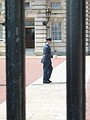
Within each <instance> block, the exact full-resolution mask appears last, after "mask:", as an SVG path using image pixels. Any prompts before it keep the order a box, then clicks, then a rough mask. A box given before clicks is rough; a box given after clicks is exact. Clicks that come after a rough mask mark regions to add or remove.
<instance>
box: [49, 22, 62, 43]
mask: <svg viewBox="0 0 90 120" xmlns="http://www.w3.org/2000/svg"><path fill="white" fill-rule="evenodd" d="M52 23H56V24H57V23H60V27H61V28H60V33H61V35H60V39H53V37H52ZM56 26H58V24H57V25H56ZM50 36H51V37H52V39H53V41H55V42H62V22H61V21H53V22H51V24H50Z"/></svg>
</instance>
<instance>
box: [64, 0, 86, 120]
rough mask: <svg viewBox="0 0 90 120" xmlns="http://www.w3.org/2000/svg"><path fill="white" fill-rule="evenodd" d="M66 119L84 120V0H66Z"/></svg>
mask: <svg viewBox="0 0 90 120" xmlns="http://www.w3.org/2000/svg"><path fill="white" fill-rule="evenodd" d="M66 4H67V120H85V6H86V5H85V0H67V1H66Z"/></svg>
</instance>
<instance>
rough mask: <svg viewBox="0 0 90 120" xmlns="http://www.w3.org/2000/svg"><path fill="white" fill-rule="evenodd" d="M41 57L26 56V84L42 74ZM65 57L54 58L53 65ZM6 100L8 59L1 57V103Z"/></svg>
mask: <svg viewBox="0 0 90 120" xmlns="http://www.w3.org/2000/svg"><path fill="white" fill-rule="evenodd" d="M40 60H41V58H26V59H25V76H26V86H28V85H30V84H31V83H33V82H34V81H35V80H37V79H38V78H40V77H41V76H42V64H41V63H40ZM64 60H65V58H53V59H52V63H53V67H56V66H57V65H59V64H60V63H62V62H63V61H64ZM5 100H6V61H5V58H0V104H1V103H2V102H4V101H5Z"/></svg>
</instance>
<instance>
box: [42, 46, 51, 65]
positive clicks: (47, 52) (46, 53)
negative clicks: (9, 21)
mask: <svg viewBox="0 0 90 120" xmlns="http://www.w3.org/2000/svg"><path fill="white" fill-rule="evenodd" d="M52 57H53V56H52V55H51V48H50V46H49V45H48V44H45V46H44V48H43V58H42V60H41V62H42V63H43V64H48V65H49V64H52V62H51V58H52Z"/></svg>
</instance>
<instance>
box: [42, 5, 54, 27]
mask: <svg viewBox="0 0 90 120" xmlns="http://www.w3.org/2000/svg"><path fill="white" fill-rule="evenodd" d="M51 11H52V10H51V9H50V8H49V7H48V8H47V9H45V13H46V19H47V20H46V21H44V22H43V25H45V26H46V25H47V24H48V22H49V19H50V16H51Z"/></svg>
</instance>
